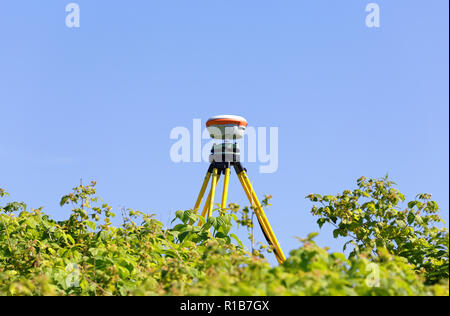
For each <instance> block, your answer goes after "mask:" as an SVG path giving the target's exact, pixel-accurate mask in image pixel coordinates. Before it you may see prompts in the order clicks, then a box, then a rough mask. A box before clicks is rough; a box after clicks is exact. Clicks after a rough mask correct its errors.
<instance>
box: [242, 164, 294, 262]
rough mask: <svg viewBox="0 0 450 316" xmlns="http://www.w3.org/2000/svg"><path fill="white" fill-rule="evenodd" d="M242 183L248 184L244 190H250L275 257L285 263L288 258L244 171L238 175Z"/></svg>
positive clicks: (259, 219)
mask: <svg viewBox="0 0 450 316" xmlns="http://www.w3.org/2000/svg"><path fill="white" fill-rule="evenodd" d="M238 176H239V177H240V178H241V179H242V181H243V182H244V183H245V184H246V187H244V190H248V194H247V196H248V195H250V197H251V199H250V202H251V203H252V202H254V203H255V205H256V208H257V210H258V211H257V212H256V216H257V218H258V221H259V222H260V224H261V228H262V229H263V233H264V234H265V235H266V236H267V237H269V240H270V241H271V243H272V245H273V247H274V252H275V256H276V258H277V260H278V263H280V264H281V263H283V262H284V261H286V257H285V256H284V254H283V251H282V250H281V247H280V244H279V243H278V240H277V238H276V237H275V234H274V232H273V230H272V228H271V227H270V224H269V221H268V220H267V217H266V215H265V213H264V210H263V208H262V206H261V203H260V202H259V200H258V197H257V196H256V193H255V191H254V190H253V187H252V184H251V183H250V180H249V179H248V177H247V174H246V172H245V170H244V171H242V172H241V173H240V174H239V175H238Z"/></svg>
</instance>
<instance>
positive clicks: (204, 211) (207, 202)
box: [198, 174, 220, 226]
mask: <svg viewBox="0 0 450 316" xmlns="http://www.w3.org/2000/svg"><path fill="white" fill-rule="evenodd" d="M219 179H220V174H219V175H218V176H217V181H219ZM210 201H211V191H209V193H208V197H207V198H206V201H205V206H204V207H203V211H202V217H203V218H204V219H205V220H206V216H207V215H208V210H209V204H210ZM202 225H203V222H202V221H201V220H200V221H199V222H198V226H202Z"/></svg>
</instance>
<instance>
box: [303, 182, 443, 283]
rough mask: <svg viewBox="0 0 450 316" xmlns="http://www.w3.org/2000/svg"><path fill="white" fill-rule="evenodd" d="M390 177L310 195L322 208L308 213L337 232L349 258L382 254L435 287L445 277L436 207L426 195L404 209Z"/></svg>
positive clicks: (440, 221)
mask: <svg viewBox="0 0 450 316" xmlns="http://www.w3.org/2000/svg"><path fill="white" fill-rule="evenodd" d="M394 184H395V183H394V182H392V181H389V180H388V178H387V177H386V178H383V179H379V180H374V179H369V180H368V179H366V178H365V177H362V178H360V179H358V188H356V189H355V190H353V191H350V190H346V191H344V192H343V193H342V194H337V195H324V196H321V195H319V194H310V195H308V196H307V197H308V198H309V199H310V200H311V201H313V202H318V203H320V205H319V206H314V207H313V209H312V211H311V212H312V214H314V215H316V216H319V219H318V221H317V223H318V224H319V226H320V227H322V225H324V224H325V223H330V224H332V225H333V226H334V227H335V228H336V229H335V230H334V232H333V235H334V237H335V238H337V237H339V236H342V237H348V238H349V240H348V241H347V243H346V244H345V245H344V250H345V249H346V247H347V245H353V251H352V252H351V253H350V257H353V256H355V255H357V254H358V253H361V252H365V253H368V254H370V256H371V257H375V258H376V257H377V256H378V255H379V252H378V250H379V249H382V250H383V251H387V252H388V253H390V254H392V255H397V256H400V257H404V258H406V259H407V261H408V262H409V263H411V264H412V265H414V267H415V269H416V271H417V272H418V273H421V274H424V276H425V277H426V279H427V283H429V284H433V283H436V282H440V281H441V280H445V279H447V280H448V278H449V233H448V229H446V228H442V229H439V228H438V227H436V225H435V224H437V223H443V222H444V221H443V220H442V219H441V217H440V216H439V215H438V214H437V212H438V211H439V207H438V205H437V203H436V202H435V201H432V200H431V195H430V194H419V195H417V200H414V201H410V202H408V203H407V208H405V209H402V208H401V206H400V203H401V202H404V201H405V196H404V195H403V194H402V193H401V192H400V191H398V190H397V189H395V188H394V187H393V185H394Z"/></svg>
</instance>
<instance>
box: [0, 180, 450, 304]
mask: <svg viewBox="0 0 450 316" xmlns="http://www.w3.org/2000/svg"><path fill="white" fill-rule="evenodd" d="M7 195H8V194H7V193H6V191H5V190H3V189H0V295H101V296H109V295H427V296H428V295H445V296H447V295H449V281H448V278H449V276H448V272H449V259H448V258H449V248H448V246H449V234H448V229H446V228H438V227H439V226H443V225H440V224H439V223H440V222H441V221H442V219H441V218H440V216H439V215H438V211H439V207H438V205H437V204H436V202H434V201H432V200H431V196H430V195H429V194H419V195H418V196H417V198H416V200H413V201H409V202H405V197H404V195H403V194H402V193H401V192H400V191H398V190H397V189H396V188H395V184H394V183H393V182H391V181H390V180H389V179H387V178H382V179H366V178H364V177H363V178H360V179H358V181H357V188H356V189H354V190H346V191H344V192H343V193H341V194H337V195H323V196H322V195H319V194H310V195H308V196H307V198H308V199H310V200H311V201H312V202H313V205H312V209H311V212H312V214H313V215H315V216H317V217H318V219H317V223H318V225H319V226H320V227H322V226H323V225H332V226H334V228H335V229H334V232H333V235H334V236H333V237H334V238H340V239H343V246H344V249H343V253H331V252H330V251H329V250H328V249H327V248H321V247H319V246H318V245H317V244H316V243H315V242H314V237H315V236H316V235H317V233H311V234H310V235H308V236H307V237H306V238H298V239H299V246H298V249H295V250H292V251H291V252H290V254H289V255H288V256H287V260H286V262H285V263H284V264H282V265H278V266H276V267H272V266H271V265H270V264H269V263H268V262H267V261H266V259H265V256H266V255H267V254H269V253H271V252H272V249H270V247H268V246H267V245H265V244H264V243H257V242H256V241H255V239H254V234H253V226H254V222H253V219H254V217H253V215H252V214H253V211H254V210H253V209H252V207H244V208H241V207H240V206H239V205H236V204H230V205H229V208H227V209H226V210H220V209H216V212H215V214H217V217H210V218H208V219H206V222H205V219H204V218H202V217H201V216H199V215H197V214H195V213H194V212H193V211H192V210H187V211H178V212H176V217H175V219H174V221H173V222H172V224H171V227H169V228H166V227H164V225H163V224H162V223H161V222H159V221H158V220H156V219H155V218H154V216H153V215H148V214H144V213H142V212H139V211H134V210H130V209H128V210H121V215H122V218H123V223H122V225H120V226H118V227H116V226H114V225H112V223H111V217H114V216H115V214H114V213H113V212H112V208H111V207H110V206H109V205H108V204H106V203H104V202H103V201H102V200H101V199H100V198H99V197H97V195H96V189H95V182H92V183H91V184H90V185H87V186H83V185H80V186H78V187H76V188H74V189H73V191H72V192H71V193H70V194H68V195H66V196H64V197H63V198H62V199H61V206H65V207H64V209H67V208H71V213H70V216H68V219H67V220H64V221H55V220H54V219H52V218H51V217H50V216H48V215H46V214H45V213H44V212H43V210H42V208H39V209H28V208H27V206H26V205H25V204H24V203H22V202H6V201H5V198H6V197H7ZM2 200H3V202H2ZM269 202H270V196H269V197H267V196H266V198H265V199H264V200H263V204H264V206H265V207H267V206H269V205H270V204H269ZM198 221H201V222H205V223H204V224H203V225H201V226H199V225H198V224H197V222H198ZM233 226H240V227H244V229H247V230H248V232H249V239H250V241H249V242H248V243H249V244H250V248H251V249H250V250H249V249H247V248H246V247H245V246H244V243H243V242H241V241H240V240H239V239H238V237H237V236H236V235H235V234H233V233H232V227H233ZM293 233H294V232H293ZM330 237H331V236H330Z"/></svg>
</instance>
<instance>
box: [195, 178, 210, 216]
mask: <svg viewBox="0 0 450 316" xmlns="http://www.w3.org/2000/svg"><path fill="white" fill-rule="evenodd" d="M210 178H211V172H208V173H207V174H206V176H205V180H203V185H202V188H201V189H200V193H199V194H198V198H197V201H196V202H195V206H194V213H195V214H197V212H198V209H199V208H200V204H201V203H202V199H203V195H204V194H205V191H206V188H207V186H208V182H209V179H210Z"/></svg>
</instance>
